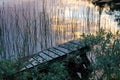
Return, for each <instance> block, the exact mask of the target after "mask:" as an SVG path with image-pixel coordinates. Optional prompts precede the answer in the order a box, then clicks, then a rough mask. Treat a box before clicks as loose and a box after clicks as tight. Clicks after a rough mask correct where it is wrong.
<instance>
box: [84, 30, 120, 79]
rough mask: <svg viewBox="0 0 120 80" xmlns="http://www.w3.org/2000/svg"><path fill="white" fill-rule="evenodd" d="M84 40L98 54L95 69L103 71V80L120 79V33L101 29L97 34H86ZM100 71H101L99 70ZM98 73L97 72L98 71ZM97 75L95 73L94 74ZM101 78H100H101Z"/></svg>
mask: <svg viewBox="0 0 120 80" xmlns="http://www.w3.org/2000/svg"><path fill="white" fill-rule="evenodd" d="M83 38H84V40H83V41H84V42H85V43H86V44H88V45H91V47H92V53H94V54H95V56H96V63H95V64H94V65H93V68H94V70H95V71H101V72H102V76H101V77H100V78H101V80H119V79H120V61H119V60H120V34H119V32H116V34H113V33H112V32H110V31H109V32H107V31H105V30H102V29H101V30H100V31H99V32H98V33H97V35H91V34H88V35H84V36H83ZM98 73H99V72H98ZM96 74H97V73H96ZM93 76H95V74H94V75H93ZM100 78H99V79H100Z"/></svg>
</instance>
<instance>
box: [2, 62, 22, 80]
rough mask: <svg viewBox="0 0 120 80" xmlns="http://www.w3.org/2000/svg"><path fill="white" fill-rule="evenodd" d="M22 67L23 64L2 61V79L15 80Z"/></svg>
mask: <svg viewBox="0 0 120 80" xmlns="http://www.w3.org/2000/svg"><path fill="white" fill-rule="evenodd" d="M21 67H22V62H20V61H18V62H14V61H13V60H1V61H0V79H3V80H4V79H5V80H10V79H12V80H14V78H15V76H14V74H15V73H16V72H17V71H19V70H20V69H21Z"/></svg>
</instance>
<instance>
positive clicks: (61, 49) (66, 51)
mask: <svg viewBox="0 0 120 80" xmlns="http://www.w3.org/2000/svg"><path fill="white" fill-rule="evenodd" d="M53 48H54V49H56V50H59V51H61V52H63V53H65V54H66V53H69V50H68V49H65V48H62V47H59V46H56V47H53Z"/></svg>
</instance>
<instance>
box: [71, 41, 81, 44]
mask: <svg viewBox="0 0 120 80" xmlns="http://www.w3.org/2000/svg"><path fill="white" fill-rule="evenodd" d="M69 42H70V43H72V44H75V45H80V44H81V43H80V41H77V40H75V41H69Z"/></svg>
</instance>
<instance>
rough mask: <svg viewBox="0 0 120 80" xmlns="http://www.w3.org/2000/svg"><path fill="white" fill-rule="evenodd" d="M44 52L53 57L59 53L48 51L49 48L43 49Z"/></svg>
mask: <svg viewBox="0 0 120 80" xmlns="http://www.w3.org/2000/svg"><path fill="white" fill-rule="evenodd" d="M43 52H44V53H46V54H48V55H49V56H51V57H52V58H56V57H58V55H56V54H54V53H53V52H50V51H48V50H45V51H43Z"/></svg>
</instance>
